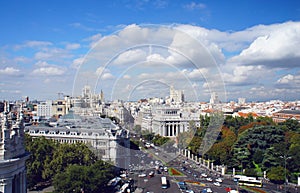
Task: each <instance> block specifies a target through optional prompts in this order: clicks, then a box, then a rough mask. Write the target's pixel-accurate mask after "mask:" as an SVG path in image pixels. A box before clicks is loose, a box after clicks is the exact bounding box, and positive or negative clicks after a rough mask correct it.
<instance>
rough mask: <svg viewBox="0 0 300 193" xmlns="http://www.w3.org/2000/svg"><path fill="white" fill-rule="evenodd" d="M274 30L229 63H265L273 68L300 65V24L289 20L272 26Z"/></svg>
mask: <svg viewBox="0 0 300 193" xmlns="http://www.w3.org/2000/svg"><path fill="white" fill-rule="evenodd" d="M270 28H272V29H273V30H272V31H270V32H267V33H265V34H264V35H261V36H259V37H257V38H256V39H255V40H254V41H253V42H252V43H251V45H250V46H249V47H248V48H246V49H244V50H243V51H242V52H241V53H240V54H239V55H238V56H234V57H232V58H231V59H230V60H229V61H228V62H229V63H238V64H242V65H264V66H268V67H271V68H278V67H281V68H292V67H298V66H299V59H300V50H299V48H298V47H299V45H300V35H299V34H300V25H299V23H296V22H295V23H294V22H289V23H285V24H281V25H276V27H275V26H271V27H270Z"/></svg>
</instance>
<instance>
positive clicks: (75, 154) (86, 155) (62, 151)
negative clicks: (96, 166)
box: [48, 143, 96, 176]
mask: <svg viewBox="0 0 300 193" xmlns="http://www.w3.org/2000/svg"><path fill="white" fill-rule="evenodd" d="M95 161H96V156H95V154H94V153H93V152H92V151H91V150H90V149H89V148H88V147H87V146H86V145H85V144H83V143H76V144H67V143H63V144H60V146H59V147H58V149H57V150H56V151H55V152H54V155H53V159H52V161H51V163H50V164H49V166H50V168H51V169H50V170H49V171H50V172H49V174H48V175H49V176H53V175H54V174H56V173H60V172H63V171H64V170H65V168H67V166H68V165H73V164H77V165H82V166H88V165H91V164H93V163H95Z"/></svg>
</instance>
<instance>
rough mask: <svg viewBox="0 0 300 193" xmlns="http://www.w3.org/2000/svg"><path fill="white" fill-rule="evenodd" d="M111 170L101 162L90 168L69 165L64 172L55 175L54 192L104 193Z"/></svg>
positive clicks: (110, 176)
mask: <svg viewBox="0 0 300 193" xmlns="http://www.w3.org/2000/svg"><path fill="white" fill-rule="evenodd" d="M113 170H114V169H113V167H112V166H111V165H109V164H107V163H105V162H103V161H101V160H99V161H97V162H95V163H94V164H92V165H90V166H82V165H77V164H74V165H69V166H68V167H67V168H66V170H65V171H64V172H61V173H58V174H56V175H55V177H54V180H53V185H54V189H55V192H57V193H59V192H65V193H73V192H75V193H76V192H77V193H81V192H82V190H83V191H85V192H90V193H99V192H105V188H106V184H107V182H108V181H109V179H111V178H112V177H113Z"/></svg>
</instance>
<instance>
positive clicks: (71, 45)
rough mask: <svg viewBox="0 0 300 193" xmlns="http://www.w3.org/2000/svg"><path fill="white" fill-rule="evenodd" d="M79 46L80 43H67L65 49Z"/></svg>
mask: <svg viewBox="0 0 300 193" xmlns="http://www.w3.org/2000/svg"><path fill="white" fill-rule="evenodd" d="M80 47H81V46H80V44H77V43H69V44H67V45H66V49H67V50H76V49H78V48H80Z"/></svg>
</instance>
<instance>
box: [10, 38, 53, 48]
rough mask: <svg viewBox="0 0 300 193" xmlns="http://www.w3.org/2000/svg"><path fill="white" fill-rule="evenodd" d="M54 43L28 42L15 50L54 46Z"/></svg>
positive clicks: (17, 46)
mask: <svg viewBox="0 0 300 193" xmlns="http://www.w3.org/2000/svg"><path fill="white" fill-rule="evenodd" d="M52 45H53V43H51V42H47V41H35V40H33V41H26V42H25V43H23V44H21V45H16V46H15V49H22V48H42V47H48V46H52Z"/></svg>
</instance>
